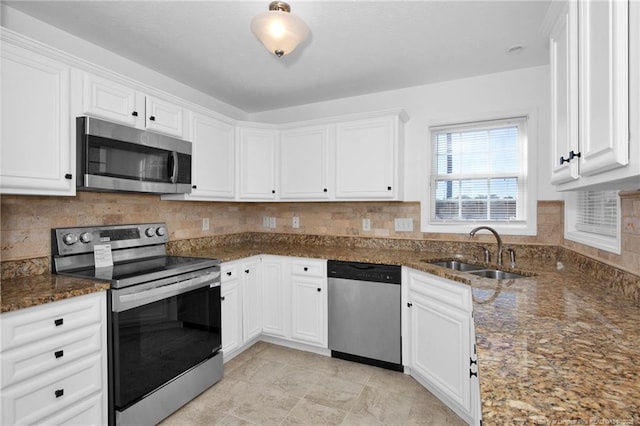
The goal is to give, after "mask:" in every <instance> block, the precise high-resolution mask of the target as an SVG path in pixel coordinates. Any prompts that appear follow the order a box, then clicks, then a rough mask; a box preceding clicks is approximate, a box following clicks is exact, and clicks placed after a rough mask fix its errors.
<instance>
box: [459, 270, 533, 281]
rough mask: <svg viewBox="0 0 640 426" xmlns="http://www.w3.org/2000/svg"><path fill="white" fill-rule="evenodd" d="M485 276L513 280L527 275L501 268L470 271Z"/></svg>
mask: <svg viewBox="0 0 640 426" xmlns="http://www.w3.org/2000/svg"><path fill="white" fill-rule="evenodd" d="M469 273H470V274H473V275H477V276H479V277H484V278H492V279H494V280H511V279H515V278H524V277H525V275H520V274H515V273H513V272H507V271H501V270H499V269H483V270H481V271H473V272H469Z"/></svg>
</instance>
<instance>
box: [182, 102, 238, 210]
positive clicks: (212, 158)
mask: <svg viewBox="0 0 640 426" xmlns="http://www.w3.org/2000/svg"><path fill="white" fill-rule="evenodd" d="M234 135H235V130H234V126H232V125H230V124H227V123H224V122H222V121H219V120H216V119H214V118H211V117H207V116H204V115H200V114H193V117H192V119H191V136H192V143H193V152H192V155H193V159H194V161H193V170H192V182H193V185H194V187H193V191H191V197H192V198H205V199H209V198H210V199H233V198H234V196H235V140H234Z"/></svg>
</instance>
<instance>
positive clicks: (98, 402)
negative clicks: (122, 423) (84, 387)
mask: <svg viewBox="0 0 640 426" xmlns="http://www.w3.org/2000/svg"><path fill="white" fill-rule="evenodd" d="M106 413H107V409H106V404H105V401H104V396H103V394H102V393H98V394H95V395H91V396H90V397H89V398H87V399H84V400H82V401H80V402H78V403H77V404H73V405H72V406H70V407H68V408H65V409H64V410H62V411H59V412H57V413H55V414H54V415H53V416H51V417H45V418H44V419H42V420H40V421H39V422H38V423H40V424H45V425H62V424H64V425H83V426H88V425H96V426H99V425H105V424H107V416H106Z"/></svg>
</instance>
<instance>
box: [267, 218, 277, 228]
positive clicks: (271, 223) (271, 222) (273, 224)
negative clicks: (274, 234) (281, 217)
mask: <svg viewBox="0 0 640 426" xmlns="http://www.w3.org/2000/svg"><path fill="white" fill-rule="evenodd" d="M269 228H272V229H275V228H276V218H275V217H270V218H269Z"/></svg>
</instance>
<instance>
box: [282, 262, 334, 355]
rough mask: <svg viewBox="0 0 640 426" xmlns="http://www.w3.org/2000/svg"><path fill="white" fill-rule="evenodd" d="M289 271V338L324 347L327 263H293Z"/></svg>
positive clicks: (325, 343)
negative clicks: (290, 273) (290, 271)
mask: <svg viewBox="0 0 640 426" xmlns="http://www.w3.org/2000/svg"><path fill="white" fill-rule="evenodd" d="M303 264H304V266H303ZM307 265H308V266H307ZM305 268H306V269H305ZM292 272H293V274H292V275H291V298H292V300H291V314H292V316H291V338H292V340H297V341H300V342H303V343H307V344H312V345H316V346H320V347H323V348H326V347H327V319H328V318H327V278H326V262H324V261H319V260H305V261H294V262H293V263H292Z"/></svg>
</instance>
